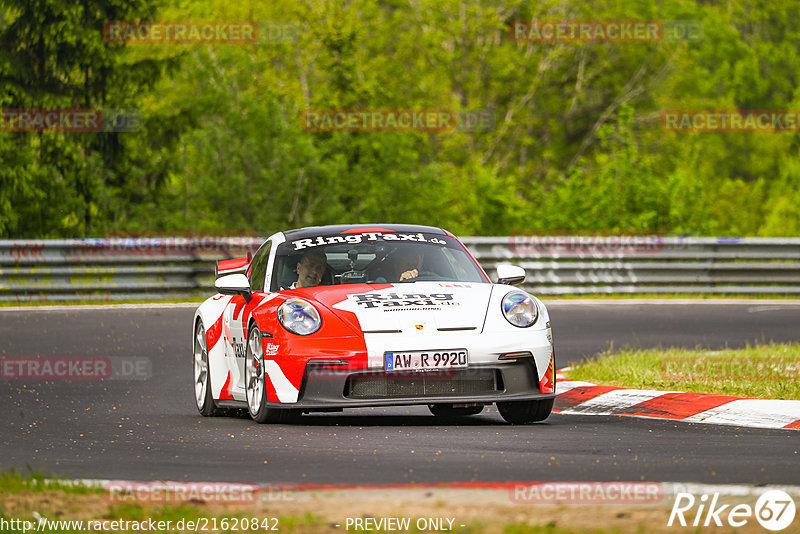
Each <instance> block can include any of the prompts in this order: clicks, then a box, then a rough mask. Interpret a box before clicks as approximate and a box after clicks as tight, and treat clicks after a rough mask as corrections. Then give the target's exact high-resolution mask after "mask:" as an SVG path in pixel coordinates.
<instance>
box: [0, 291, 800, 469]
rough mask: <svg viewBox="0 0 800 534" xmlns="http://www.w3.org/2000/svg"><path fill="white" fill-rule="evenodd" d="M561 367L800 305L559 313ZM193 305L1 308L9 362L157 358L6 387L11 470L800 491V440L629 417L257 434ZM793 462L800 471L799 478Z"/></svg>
mask: <svg viewBox="0 0 800 534" xmlns="http://www.w3.org/2000/svg"><path fill="white" fill-rule="evenodd" d="M549 307H550V312H551V320H552V324H553V330H554V338H555V343H556V356H557V360H558V365H559V367H563V366H565V365H568V364H569V363H571V362H574V361H577V360H580V359H581V358H584V357H585V356H587V355H591V354H593V353H595V352H597V351H600V350H602V349H604V348H606V347H607V346H608V345H609V344H610V343H613V344H614V346H616V347H619V346H623V345H633V346H658V345H662V346H670V345H673V346H684V347H695V346H698V345H699V346H703V347H708V348H711V349H714V348H721V347H724V346H729V347H740V346H743V345H745V344H746V343H754V342H759V341H770V340H775V341H800V303H797V302H785V301H769V302H765V301H757V302H756V301H751V302H738V301H730V302H725V303H722V304H716V303H701V302H699V301H698V302H694V303H692V304H686V303H663V302H655V303H652V302H651V303H645V304H631V303H623V302H611V303H600V302H570V301H560V302H554V303H552V304H551V305H550V306H549ZM192 313H193V310H192V309H191V308H189V307H186V306H180V307H174V308H155V309H105V310H72V311H42V310H35V309H32V310H30V311H28V310H26V311H8V310H3V311H0V353H2V355H3V356H109V357H128V358H131V357H135V358H142V359H149V362H150V364H151V366H152V377H151V378H149V379H146V380H106V381H91V380H86V381H59V382H49V383H45V382H33V381H14V380H3V381H0V402H1V403H2V410H0V428H2V433H1V434H0V469H3V470H5V469H8V468H11V467H14V468H16V469H20V470H23V471H26V470H27V469H28V468H31V469H33V470H37V471H41V472H44V473H45V474H56V475H61V476H67V477H76V478H102V479H128V480H131V479H132V480H175V481H183V480H200V481H208V480H219V481H240V482H254V483H319V484H383V483H404V482H417V483H433V482H450V481H513V480H587V481H595V480H628V481H635V480H658V481H676V482H704V483H750V484H797V483H798V482H799V481H800V479H799V478H798V472H797V469H796V466H797V465H799V464H800V433H798V432H796V431H785V430H762V429H752V428H738V427H733V426H716V425H697V424H690V423H683V422H675V421H661V420H649V419H637V418H630V417H597V416H575V415H572V416H570V415H552V416H551V417H550V418H549V419H548V420H547V421H546V422H544V423H540V424H534V425H528V426H523V427H520V426H511V425H508V424H505V423H504V422H503V421H502V419H501V418H500V416H499V414H498V413H497V412H496V409H495V408H494V407H492V408H491V409H487V410H485V411H484V412H483V414H481V415H479V416H476V417H472V418H470V419H469V420H467V421H466V422H462V423H459V424H442V423H441V422H440V421H439V420H437V419H435V418H434V417H432V416H430V415H429V412H428V410H427V409H426V408H425V407H413V408H388V409H359V410H346V411H345V412H343V413H331V414H320V415H306V416H303V418H302V419H301V420H300V421H299V422H298V423H296V424H291V425H257V424H254V423H253V422H252V421H251V420H250V419H249V418H248V417H246V416H242V415H238V416H231V417H220V418H203V417H200V416H199V415H198V413H197V410H196V408H195V406H194V400H193V390H192V379H191V356H190V350H191V349H190V346H191V345H190V343H191V319H192ZM791 466H795V468H792V467H791Z"/></svg>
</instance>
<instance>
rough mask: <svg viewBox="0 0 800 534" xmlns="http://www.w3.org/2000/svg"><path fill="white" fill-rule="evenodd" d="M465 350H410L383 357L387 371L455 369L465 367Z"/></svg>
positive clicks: (386, 354)
mask: <svg viewBox="0 0 800 534" xmlns="http://www.w3.org/2000/svg"><path fill="white" fill-rule="evenodd" d="M467 360H468V358H467V350H466V349H450V350H412V351H406V352H386V353H384V355H383V361H384V368H385V369H386V370H387V371H409V370H410V371H426V370H433V369H455V368H458V367H466V366H467Z"/></svg>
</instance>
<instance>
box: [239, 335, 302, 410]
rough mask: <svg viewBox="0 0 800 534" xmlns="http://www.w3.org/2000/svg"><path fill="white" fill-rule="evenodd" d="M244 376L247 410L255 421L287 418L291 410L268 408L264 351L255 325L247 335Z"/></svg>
mask: <svg viewBox="0 0 800 534" xmlns="http://www.w3.org/2000/svg"><path fill="white" fill-rule="evenodd" d="M244 372H245V377H246V379H247V387H246V388H245V390H246V395H247V410H248V411H249V412H250V417H252V418H253V420H254V421H255V422H256V423H279V422H282V421H285V420H287V419H289V417H290V416H291V415H292V414H293V411H292V410H284V409H277V408H270V407H268V406H267V383H266V376H265V369H264V351H263V350H262V348H261V332H260V331H259V330H258V327H257V326H256V325H253V326H251V327H250V333H249V334H248V336H247V355H246V358H245V371H244Z"/></svg>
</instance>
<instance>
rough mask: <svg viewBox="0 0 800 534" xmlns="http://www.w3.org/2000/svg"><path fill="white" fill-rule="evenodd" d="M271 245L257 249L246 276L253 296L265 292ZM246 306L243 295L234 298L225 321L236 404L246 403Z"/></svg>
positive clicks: (229, 366)
mask: <svg viewBox="0 0 800 534" xmlns="http://www.w3.org/2000/svg"><path fill="white" fill-rule="evenodd" d="M271 245H272V243H271V242H270V241H266V242H265V243H264V244H263V245H261V248H259V249H258V251H257V252H256V255H255V256H253V260H252V261H251V262H250V268H249V269H248V272H247V279H248V280H249V282H250V292H251V293H253V294H255V293H261V292H263V291H264V281H265V278H266V274H267V263H268V261H269V252H270V250H271ZM246 305H247V302H246V301H245V298H244V297H242V296H241V295H237V296H235V297H233V298H232V299H231V301H230V303H229V304H228V308H227V309H226V314H225V319H224V321H226V322H227V328H229V331H230V337H231V343H230V353H229V354H226V356H228V357H227V358H226V360H227V362H228V368H229V370H230V373H231V384H232V385H233V387H232V389H233V392H232V393H233V398H234V399H236V400H247V398H246V395H245V387H246V386H247V383H246V377H245V356H246V354H247V330H246V329H247V323H246V321H247V320H248V319H249V318H250V317H249V313H247V310H246V309H245V308H246Z"/></svg>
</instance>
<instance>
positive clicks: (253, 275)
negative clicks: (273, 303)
mask: <svg viewBox="0 0 800 534" xmlns="http://www.w3.org/2000/svg"><path fill="white" fill-rule="evenodd" d="M271 247H272V241H267V242H266V243H264V244H263V245H261V248H260V249H258V252H256V255H255V256H254V257H253V261H252V262H251V263H250V274H249V275H248V276H247V278H248V279H249V280H250V290H251V291H264V278H266V276H267V263H269V250H270V248H271Z"/></svg>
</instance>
